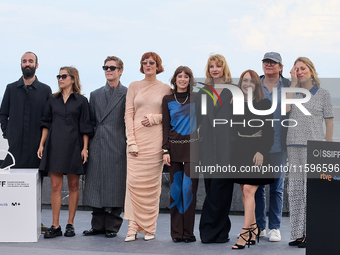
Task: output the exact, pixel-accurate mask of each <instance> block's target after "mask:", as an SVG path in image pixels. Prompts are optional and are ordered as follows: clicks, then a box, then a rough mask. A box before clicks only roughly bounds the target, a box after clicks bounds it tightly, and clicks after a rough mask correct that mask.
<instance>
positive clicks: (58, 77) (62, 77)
mask: <svg viewBox="0 0 340 255" xmlns="http://www.w3.org/2000/svg"><path fill="white" fill-rule="evenodd" d="M67 76H71V75H69V74H62V75H60V74H58V75H57V80H58V81H59V80H60V78H61V79H62V80H65V79H66V78H67Z"/></svg>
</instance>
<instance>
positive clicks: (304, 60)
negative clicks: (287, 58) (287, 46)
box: [294, 57, 320, 88]
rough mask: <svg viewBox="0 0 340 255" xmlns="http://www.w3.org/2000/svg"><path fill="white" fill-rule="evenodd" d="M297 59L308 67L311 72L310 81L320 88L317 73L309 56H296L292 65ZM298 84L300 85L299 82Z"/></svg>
mask: <svg viewBox="0 0 340 255" xmlns="http://www.w3.org/2000/svg"><path fill="white" fill-rule="evenodd" d="M299 61H300V62H302V63H304V64H305V65H306V66H307V67H308V68H309V70H310V71H311V72H312V83H313V84H314V85H316V86H317V87H318V88H320V80H319V78H318V73H317V72H316V70H315V66H314V64H313V62H312V61H311V60H310V59H309V58H306V57H299V58H297V60H295V62H294V65H295V64H296V63H297V62H299ZM299 86H301V85H300V84H299Z"/></svg>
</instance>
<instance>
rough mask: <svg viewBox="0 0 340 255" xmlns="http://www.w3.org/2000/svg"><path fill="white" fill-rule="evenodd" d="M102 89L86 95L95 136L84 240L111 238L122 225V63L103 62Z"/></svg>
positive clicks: (86, 193) (87, 182)
mask: <svg viewBox="0 0 340 255" xmlns="http://www.w3.org/2000/svg"><path fill="white" fill-rule="evenodd" d="M103 70H104V72H105V77H106V84H105V86H103V87H101V88H99V89H97V90H95V91H93V92H92V93H91V95H90V105H91V119H92V122H93V125H94V127H95V135H94V136H93V138H92V139H91V140H90V144H89V158H88V166H87V169H86V177H85V189H84V205H88V206H91V207H92V210H93V211H92V220H91V229H90V230H85V231H84V232H83V234H84V235H85V236H89V235H97V234H105V236H106V237H109V238H110V237H115V236H116V235H117V232H118V231H119V228H120V226H121V224H122V222H123V219H122V218H121V217H120V214H121V212H122V209H123V207H124V198H125V185H126V136H125V122H124V113H125V97H126V92H127V88H126V87H125V86H123V85H122V84H121V83H120V81H119V79H120V76H121V75H122V73H123V62H122V61H121V60H120V59H119V58H117V57H114V56H112V57H107V58H106V59H105V61H104V66H103Z"/></svg>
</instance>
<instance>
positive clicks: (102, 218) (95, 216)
mask: <svg viewBox="0 0 340 255" xmlns="http://www.w3.org/2000/svg"><path fill="white" fill-rule="evenodd" d="M122 211H123V207H110V208H96V207H92V220H91V225H92V228H93V229H95V230H97V231H113V232H116V233H118V231H119V229H120V226H121V225H122V223H123V218H122V217H120V214H121V213H122Z"/></svg>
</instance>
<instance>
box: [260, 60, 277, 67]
mask: <svg viewBox="0 0 340 255" xmlns="http://www.w3.org/2000/svg"><path fill="white" fill-rule="evenodd" d="M263 64H264V65H265V66H275V65H276V64H277V62H275V61H273V60H263Z"/></svg>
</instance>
